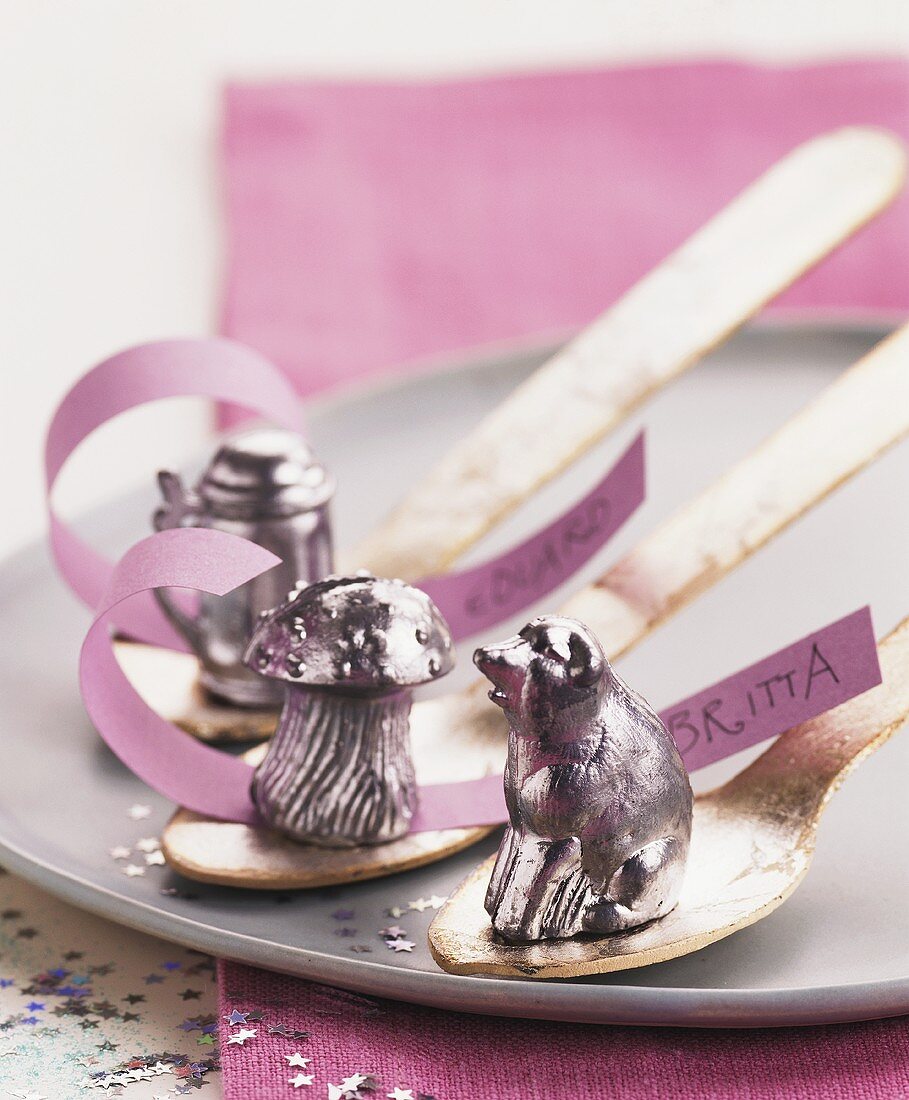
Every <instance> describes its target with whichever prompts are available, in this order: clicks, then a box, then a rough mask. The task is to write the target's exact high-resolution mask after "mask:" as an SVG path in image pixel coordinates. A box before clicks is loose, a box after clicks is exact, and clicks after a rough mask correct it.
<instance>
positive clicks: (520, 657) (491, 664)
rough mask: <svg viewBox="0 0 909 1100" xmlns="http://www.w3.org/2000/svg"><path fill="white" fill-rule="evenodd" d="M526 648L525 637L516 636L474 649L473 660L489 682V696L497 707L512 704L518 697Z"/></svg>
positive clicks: (523, 670)
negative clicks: (490, 689)
mask: <svg viewBox="0 0 909 1100" xmlns="http://www.w3.org/2000/svg"><path fill="white" fill-rule="evenodd" d="M526 649H527V643H526V642H525V640H524V639H523V638H521V637H517V636H516V637H514V638H510V639H509V640H508V641H507V642H502V643H501V644H500V645H488V646H483V647H482V648H480V649H477V650H475V652H474V655H473V663H474V664H475V665H476V666H477V668H478V669H479V670H480V672H482V673H483V675H484V676H485V677H486V679H487V680H489V682H490V683H491V684H492V691H490V692H489V698H490V699H491V700H492V701H493V702H494V703H498V705H499V706H501V707H504V706H512V707H513V706H514V705H515V704H516V703H517V701H518V700H519V699H520V696H521V687H522V685H523V683H524V676H525V670H526V668H527V660H526V657H527V655H526V653H525V650H526Z"/></svg>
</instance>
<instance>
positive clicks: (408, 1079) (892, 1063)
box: [219, 963, 909, 1100]
mask: <svg viewBox="0 0 909 1100" xmlns="http://www.w3.org/2000/svg"><path fill="white" fill-rule="evenodd" d="M219 976H220V983H221V985H220V997H221V1002H220V1015H221V1017H222V1022H221V1060H222V1065H223V1069H224V1075H223V1082H224V1100H250V1098H251V1097H255V1098H256V1100H271V1098H272V1097H279V1096H282V1097H283V1096H287V1095H290V1094H294V1089H292V1088H291V1086H290V1085H289V1084H288V1081H289V1079H290V1078H291V1077H292V1076H293V1075H294V1074H296V1073H301V1072H305V1073H307V1074H309V1073H312V1074H313V1075H314V1079H313V1083H312V1089H313V1091H312V1093H309V1092H307V1091H306V1089H305V1087H301V1088H300V1090H299V1091H300V1093H303V1094H305V1095H307V1096H309V1095H312V1096H321V1097H324V1096H325V1095H326V1085H327V1084H329V1083H331V1084H334V1085H337V1084H339V1083H340V1081H341V1080H342V1078H345V1077H348V1076H349V1075H351V1074H353V1073H357V1072H359V1073H364V1074H366V1073H374V1074H375V1075H376V1077H377V1078H378V1080H379V1085H380V1087H379V1088H378V1089H377V1090H376V1092H375V1093H374V1094H373V1095H374V1096H375V1097H376V1098H377V1100H379V1098H382V1097H384V1096H385V1095H386V1093H389V1092H391V1091H392V1089H393V1088H395V1087H399V1088H402V1089H406V1088H410V1089H412V1090H413V1096H414V1097H415V1098H416V1097H418V1096H419V1094H420V1093H423V1094H426V1095H429V1096H433V1097H435V1098H436V1100H477V1098H480V1097H482V1098H484V1100H485V1098H494V1100H528V1098H531V1097H539V1098H547V1100H562V1098H563V1097H564V1098H569V1097H570V1098H571V1100H604V1098H605V1097H608V1098H609V1100H654V1098H655V1097H659V1098H661V1100H781V1098H790V1097H791V1098H798V1100H895V1098H896V1097H901V1096H909V1018H902V1019H898V1020H882V1021H875V1022H871V1023H862V1024H848V1025H840V1026H836V1027H826V1028H820V1027H811V1028H793V1029H789V1030H780V1029H772V1030H771V1029H762V1030H759V1031H748V1032H745V1031H697V1030H688V1029H682V1028H630V1027H598V1026H594V1025H583V1024H559V1023H547V1022H542V1021H533V1020H509V1019H491V1018H490V1017H487V1016H468V1015H463V1014H460V1013H454V1012H440V1011H438V1010H436V1009H431V1008H422V1007H420V1006H416V1005H407V1004H398V1003H396V1002H394V1001H383V1000H378V999H372V998H364V997H358V996H356V995H354V994H350V993H344V992H341V991H339V990H334V989H327V988H326V987H324V986H318V985H313V984H312V983H310V982H304V981H300V980H298V979H295V978H288V977H282V976H278V975H269V974H265V973H264V972H263V971H260V970H255V969H253V968H251V967H246V966H241V965H239V964H237V963H221V964H220V970H219ZM234 1009H238V1010H240V1011H242V1012H246V1011H249V1010H256V1009H259V1010H261V1011H262V1012H264V1013H265V1016H264V1018H263V1019H262V1020H261V1021H259V1022H254V1023H251V1024H250V1025H249V1026H250V1027H255V1028H256V1029H257V1031H258V1035H257V1036H256V1037H255V1038H254V1039H251V1040H249V1041H248V1042H247V1043H246V1044H245V1045H244V1046H239V1045H236V1044H231V1045H228V1043H227V1038H228V1036H229V1034H230V1033H232V1032H233V1033H235V1032H236V1031H237V1030H238V1027H231V1026H229V1025H228V1024H227V1023H226V1022H225V1021H224V1020H223V1017H224V1016H227V1015H229V1014H230V1012H232V1011H233V1010H234ZM280 1023H283V1024H285V1025H286V1026H287V1027H288V1028H297V1029H299V1030H301V1031H308V1032H309V1033H310V1034H309V1038H307V1039H300V1040H288V1039H282V1038H280V1037H278V1036H273V1035H269V1034H268V1031H267V1028H268V1026H269V1025H272V1026H274V1025H275V1024H280ZM295 1051H299V1052H300V1053H301V1054H302V1055H303V1056H304V1057H307V1058H311V1059H312V1062H311V1064H310V1065H309V1066H307V1067H306V1069H305V1070H300V1069H294V1068H289V1067H288V1064H287V1061H286V1059H285V1057H284V1056H285V1055H289V1054H291V1053H293V1052H295Z"/></svg>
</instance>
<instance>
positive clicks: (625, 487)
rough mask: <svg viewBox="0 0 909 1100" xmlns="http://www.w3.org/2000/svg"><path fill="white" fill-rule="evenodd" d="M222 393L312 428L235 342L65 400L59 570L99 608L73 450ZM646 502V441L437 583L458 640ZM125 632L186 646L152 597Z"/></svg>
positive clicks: (133, 355) (102, 370) (280, 382)
mask: <svg viewBox="0 0 909 1100" xmlns="http://www.w3.org/2000/svg"><path fill="white" fill-rule="evenodd" d="M177 396H203V397H211V398H217V399H219V400H221V401H226V402H230V403H231V404H233V405H236V406H243V407H244V408H245V409H247V410H248V411H251V412H253V413H256V414H258V415H259V416H262V417H264V418H265V419H267V420H270V421H272V422H273V423H275V424H279V425H281V426H283V427H286V428H290V429H291V430H292V431H297V432H300V431H302V425H303V410H302V406H301V404H300V402H299V400H298V399H297V397H296V395H295V394H294V391H293V388H292V386H291V384H290V382H289V381H288V380H287V378H285V376H284V375H283V374H282V373H281V371H280V370H279V369H278V368H277V367H276V366H275V365H274V364H273V363H270V362H269V361H268V360H267V359H265V358H264V357H263V356H261V355H259V354H258V352H255V351H253V350H252V349H251V348H247V347H244V346H243V345H242V344H238V343H236V342H234V341H232V340H225V339H209V340H206V339H199V340H162V341H159V342H157V343H150V344H140V345H138V346H137V347H134V348H129V349H127V350H126V351H123V352H120V353H119V354H118V355H114V356H112V357H111V358H110V359H107V360H105V361H104V362H102V363H99V364H98V365H97V366H96V367H94V368H92V370H90V371H88V372H87V373H86V374H85V375H84V376H83V377H82V378H81V379H80V380H79V381H78V382H77V383H76V384H75V386H73V388H72V389H71V390H70V392H69V393H68V394H67V395H66V396H65V397H64V398H63V400H62V401H61V402H60V405H59V406H58V407H57V410H56V412H55V414H54V418H53V420H52V422H51V426H50V429H49V430H48V433H47V442H46V444H45V467H46V482H47V505H48V515H49V522H50V543H51V549H52V552H53V555H54V559H55V561H56V563H57V568H58V570H59V572H60V574H61V576H62V577H63V579H64V580H65V581H66V583H67V584H68V585H69V587H70V588H71V589H72V591H73V592H75V594H76V595H77V596H78V597H79V598H80V599H81V600H82V601H83V602H84V603H86V604H88V606H90V607H92V608H94V607H97V606H98V601H99V600H100V599H101V596H102V594H103V593H104V590H105V588H106V587H107V585H108V584H109V582H110V579H111V575H112V565H111V563H110V562H109V561H107V560H106V559H105V558H104V556H103V555H102V554H100V553H99V552H98V551H97V550H95V549H94V548H93V547H91V546H89V545H88V544H87V543H85V542H83V541H82V540H81V539H80V538H79V537H78V536H77V535H76V534H75V533H74V532H73V531H72V530H71V529H70V528H69V527H68V526H67V525H66V524H64V523H63V522H62V521H61V520H60V519H58V518H57V516H56V515H55V514H54V511H53V507H52V505H51V494H52V491H53V487H54V482H55V481H56V479H57V476H58V474H59V472H60V470H61V469H62V467H63V465H64V463H65V462H66V461H67V459H68V458H69V456H70V455H71V454H72V453H73V451H74V450H75V449H76V448H77V447H78V446H79V444H80V443H82V441H83V440H84V439H86V438H87V437H88V436H89V435H91V433H92V432H93V431H95V429H96V428H98V427H100V426H101V425H102V424H104V423H105V422H106V421H107V420H110V419H111V418H112V417H114V416H117V415H119V414H120V413H122V412H125V411H126V410H127V409H131V408H135V407H136V406H138V405H143V404H146V403H148V402H151V401H158V400H161V399H162V398H166V397H177ZM643 499H644V439H643V433H642V434H641V435H639V436H638V437H637V439H635V441H634V442H633V443H632V444H631V446H630V447H629V448H628V450H627V451H626V452H625V454H624V455H623V456H622V458H621V459H619V461H618V463H617V464H616V465H615V466H614V467H613V469H612V470H611V471H610V472H609V473H608V474H607V475H606V477H605V478H603V480H602V481H601V482H600V483H599V484H598V485H597V486H596V487H595V488H594V489H593V490H592V491H591V492H590V493H588V494H587V496H586V497H585V498H584V499H583V500H582V501H580V502H579V503H578V504H577V505H575V506H574V507H573V508H571V509H569V511H568V512H566V513H565V514H564V515H562V516H559V517H558V518H557V519H556V520H555V521H553V522H552V523H551V524H550V525H549V526H548V527H546V528H544V529H543V530H542V531H538V532H536V533H535V534H533V535H532V536H531V537H530V538H529V539H527V540H526V541H525V542H523V543H521V544H520V545H518V546H516V547H514V548H512V549H511V550H508V551H506V553H505V554H503V555H500V556H499V557H496V558H494V559H492V560H491V561H488V562H484V563H483V564H482V565H479V566H476V567H473V568H470V569H465V570H462V571H460V572H456V573H451V574H446V575H444V576H438V577H429V578H427V579H426V580H425V581H424V582H422V587H424V588H425V589H426V591H427V592H429V594H430V595H431V596H432V597H433V598H434V599H435V601H436V603H437V604H438V606H439V608H440V609H441V611H442V613H443V614H444V615H445V616H446V618H447V619H448V621H449V624H450V625H451V628H452V633H453V635H454V637H455V638H456V639H459V638H465V637H467V636H469V635H470V634H473V633H476V632H477V631H479V630H481V629H483V628H484V627H490V626H493V625H494V624H495V623H497V622H500V621H501V620H502V619H504V618H507V617H508V616H509V615H511V614H514V613H515V612H517V611H520V610H521V608H522V607H524V606H526V605H527V604H529V603H532V602H533V601H534V600H536V599H539V598H540V597H541V596H544V595H546V593H548V592H551V591H552V590H553V589H554V588H556V587H558V586H559V585H560V584H562V583H563V582H564V581H566V580H567V579H568V578H569V577H570V576H571V575H572V574H573V573H574V572H575V571H576V570H577V569H578V568H579V567H580V566H581V565H583V564H584V563H585V562H586V561H587V560H588V559H589V558H590V557H591V556H592V555H593V554H594V553H596V551H597V550H599V549H600V548H601V547H602V546H603V545H604V544H605V542H606V541H607V540H608V539H609V538H610V537H611V536H612V535H613V534H614V533H615V532H616V531H617V530H618V529H619V527H620V526H621V525H622V524H623V523H624V522H625V520H626V519H627V518H628V517H629V516H630V515H631V514H632V512H633V511H634V510H635V508H637V507H638V505H639V504H640V503H641V502H642V501H643ZM116 625H117V628H118V630H119V631H120V632H121V633H123V634H126V635H127V636H129V637H131V638H134V639H136V640H138V641H144V642H150V643H152V644H154V645H161V646H167V647H169V648H171V649H182V650H185V649H186V648H187V645H186V642H185V641H184V639H183V638H181V637H180V635H179V634H177V632H176V631H175V630H174V628H173V627H172V626H171V624H170V623H169V622H167V621H166V620H165V619H164V617H163V615H162V614H161V611H160V609H159V608H158V606H157V604H156V603H155V601H154V600H153V599H152V597H151V595H150V594H149V593H146V594H145V595H142V596H138V595H137V596H136V597H135V598H133V599H131V600H130V601H129V603H128V604H124V606H123V607H121V608H120V609H119V610H118V611H117V623H116Z"/></svg>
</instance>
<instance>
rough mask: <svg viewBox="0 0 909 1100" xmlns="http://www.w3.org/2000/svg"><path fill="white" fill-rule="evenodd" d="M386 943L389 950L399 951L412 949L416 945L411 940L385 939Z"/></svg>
mask: <svg viewBox="0 0 909 1100" xmlns="http://www.w3.org/2000/svg"><path fill="white" fill-rule="evenodd" d="M385 943H386V945H387V946H388V949H389V951H394V952H396V953H397V952H401V951H413V949H414V948H415V947H416V946H417V945H416V944H415V943H414V942H413V940H386V941H385Z"/></svg>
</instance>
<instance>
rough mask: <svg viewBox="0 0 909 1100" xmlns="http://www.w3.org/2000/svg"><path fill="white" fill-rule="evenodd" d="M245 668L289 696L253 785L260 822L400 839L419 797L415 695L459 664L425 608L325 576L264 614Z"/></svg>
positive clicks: (424, 599)
mask: <svg viewBox="0 0 909 1100" xmlns="http://www.w3.org/2000/svg"><path fill="white" fill-rule="evenodd" d="M245 660H246V662H247V664H248V665H249V666H250V667H251V668H254V669H256V670H257V671H258V672H259V673H260V674H261V675H263V676H267V677H272V678H274V679H275V680H277V681H278V682H279V683H281V684H283V685H284V687H285V691H286V694H285V699H284V709H283V710H282V712H281V717H280V719H279V721H278V728H277V731H276V733H275V735H274V737H273V738H272V741H271V743H270V745H269V748H268V755H267V756H266V757H265V759H264V760H263V761H262V763H261V764H260V765H259V767H258V768H257V770H256V773H255V776H254V778H253V784H252V797H253V801H254V803H255V804H256V807H257V809H258V810H259V812H260V814H261V815H262V817H263V818H264V819H265V821H266V822H268V824H269V825H271V826H272V827H273V828H275V829H277V830H279V831H280V832H282V833H285V834H286V835H287V836H291V837H293V838H294V839H295V840H301V841H305V842H308V843H311V844H318V845H322V846H323V847H331V848H345V847H353V846H355V845H359V844H383V843H385V842H386V841H389V840H395V839H397V838H398V837H401V836H403V835H404V834H405V833H406V832H407V831H408V829H409V827H410V821H411V818H412V817H413V812H414V809H415V808H416V799H417V789H416V781H415V779H414V770H413V760H412V757H411V749H410V708H411V701H412V699H411V696H412V692H411V688H413V687H414V686H415V685H417V684H422V683H426V682H428V681H430V680H435V679H438V678H439V677H440V676H444V675H445V673H446V672H448V671H449V670H450V669H451V667H452V665H453V663H454V658H453V652H452V644H451V635H450V633H449V630H448V625H447V624H446V622H445V620H444V619H443V618H442V615H441V614H440V612H439V610H438V608H437V607H436V606H435V604H434V603H433V602H432V600H431V599H430V598H429V597H428V596H427V595H425V594H424V593H423V592H420V591H419V590H418V589H416V588H412V587H411V586H410V585H408V584H405V583H404V582H403V581H398V580H378V579H376V578H375V577H373V576H371V575H370V574H368V573H360V574H357V575H356V576H348V577H328V578H326V579H325V580H323V581H320V582H317V583H316V584H311V585H309V587H307V588H304V589H303V590H302V592H299V593H294V592H292V593H291V594H290V596H289V597H288V598H287V600H286V601H285V602H284V603H283V604H282V605H281V606H280V607H278V608H276V609H275V610H274V611H272V612H271V613H270V614H269V615H267V616H265V617H264V618H263V619H262V621H261V622H260V624H259V625H258V627H257V628H256V630H255V632H254V633H253V636H252V638H251V639H250V642H249V646H248V648H247V650H246V656H245Z"/></svg>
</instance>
